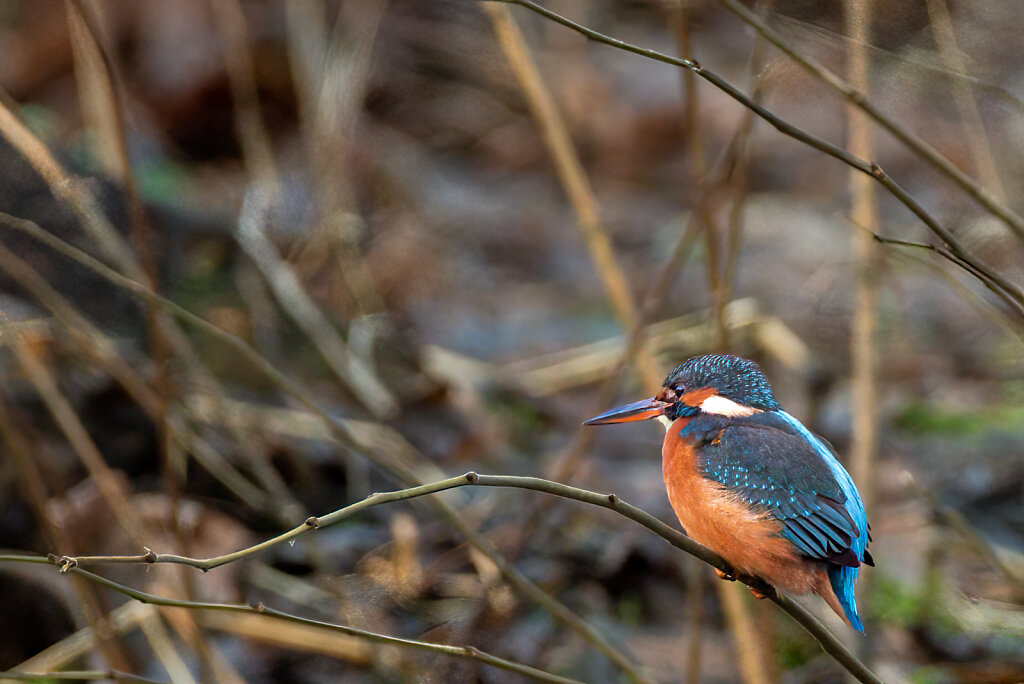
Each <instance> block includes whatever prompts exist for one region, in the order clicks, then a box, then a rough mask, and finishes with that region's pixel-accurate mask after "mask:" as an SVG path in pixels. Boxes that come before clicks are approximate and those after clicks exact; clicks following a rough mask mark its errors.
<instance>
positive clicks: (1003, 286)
mask: <svg viewBox="0 0 1024 684" xmlns="http://www.w3.org/2000/svg"><path fill="white" fill-rule="evenodd" d="M501 1H502V2H508V3H510V4H516V5H521V6H523V7H525V8H527V9H529V10H531V11H533V12H536V13H538V14H540V15H542V16H544V17H547V18H548V19H551V20H552V21H555V22H557V23H559V24H562V25H563V26H566V27H568V28H570V29H572V30H573V31H576V32H577V33H580V34H582V35H584V36H586V37H587V38H589V39H591V40H594V41H597V42H599V43H604V44H605V45H610V46H612V47H615V48H618V49H620V50H625V51H626V52H632V53H634V54H637V55H640V56H642V57H646V58H648V59H653V60H655V61H658V62H664V63H665V64H671V65H673V66H677V67H681V68H684V69H690V70H692V71H693V72H694V73H695V74H697V75H698V76H700V77H701V78H703V79H704V80H706V81H708V82H709V83H711V84H712V85H714V86H715V87H716V88H718V89H719V90H721V91H722V92H724V93H725V94H726V95H728V96H729V97H731V98H732V99H734V100H736V101H737V102H739V103H740V104H742V105H743V106H744V107H747V108H748V109H750V110H751V111H753V112H754V113H755V114H757V115H758V116H759V117H761V118H762V119H764V120H765V121H767V122H768V123H769V124H771V125H772V126H773V127H774V128H775V129H776V130H778V131H779V132H780V133H782V134H783V135H787V136H789V137H791V138H793V139H795V140H799V141H800V142H802V143H804V144H806V145H808V146H810V147H813V148H814V149H816V150H818V151H820V152H823V153H824V154H827V155H828V156H830V157H833V158H835V159H838V160H839V161H841V162H843V163H844V164H847V165H848V166H851V167H853V168H855V169H857V170H858V171H860V172H861V173H866V174H869V175H871V176H872V177H873V178H875V179H876V181H877V182H879V183H880V184H881V185H882V186H883V187H885V188H886V190H888V191H889V192H890V193H891V194H892V195H893V197H895V198H896V199H897V200H899V202H900V203H901V204H903V205H904V206H905V207H907V208H908V209H909V210H910V211H911V212H912V213H913V214H914V215H915V216H917V217H918V218H919V219H920V220H921V221H922V222H923V223H924V224H925V225H926V226H927V227H928V229H929V230H931V231H932V233H934V234H935V236H936V237H937V238H939V240H941V242H942V243H943V246H944V247H945V248H946V249H948V250H949V251H951V252H953V253H954V254H956V255H957V256H958V257H960V258H962V259H964V260H966V261H969V262H970V263H971V264H972V265H973V266H974V267H975V268H977V269H978V271H979V272H982V273H984V274H985V275H986V277H987V278H988V282H987V283H986V287H988V288H989V289H990V290H991V291H992V292H993V293H994V294H995V295H996V296H998V297H999V298H1000V299H1002V300H1003V301H1005V302H1006V303H1007V305H1008V306H1010V307H1011V308H1012V309H1014V310H1015V311H1016V312H1017V313H1019V314H1021V315H1022V316H1024V291H1022V290H1021V288H1020V286H1019V285H1017V284H1015V283H1012V282H1011V281H1009V280H1008V279H1007V278H1006V277H1004V276H1002V275H1000V274H999V273H998V272H996V271H995V270H994V269H992V268H991V267H990V266H987V265H986V264H984V263H982V262H980V261H978V260H977V259H976V258H974V257H973V256H972V255H971V254H970V253H969V252H968V251H967V250H966V248H964V247H963V245H961V244H960V242H959V240H957V239H956V237H955V236H954V235H953V234H952V233H951V232H950V231H949V230H947V229H946V228H945V227H943V226H942V224H940V223H939V222H938V221H937V220H936V219H935V218H934V217H933V216H932V215H931V214H930V213H928V211H926V210H925V209H924V208H923V207H922V206H921V205H920V204H919V203H918V202H917V200H915V199H914V198H913V197H912V196H911V195H910V194H909V193H908V192H907V191H906V190H904V189H903V188H902V187H901V186H900V185H899V184H898V183H896V182H895V181H894V180H893V179H892V178H891V177H890V176H889V175H888V174H887V173H886V172H885V171H884V170H883V169H882V167H881V166H879V165H878V164H877V163H875V162H871V161H867V160H864V159H861V158H860V157H857V156H855V155H853V154H850V153H849V152H847V151H845V150H843V149H842V148H840V147H837V146H835V145H833V144H832V143H830V142H827V141H825V140H822V139H821V138H818V137H816V136H813V135H811V134H810V133H807V132H806V131H804V130H803V129H801V128H799V127H797V126H794V125H793V124H791V123H789V122H788V121H785V120H784V119H781V118H779V117H778V116H776V115H775V114H774V113H772V112H771V111H769V110H768V109H766V108H764V107H763V106H761V105H759V104H757V103H756V102H754V101H753V100H751V99H750V98H748V97H747V96H746V95H744V94H743V93H742V92H740V91H739V90H738V89H737V88H736V87H735V86H733V85H732V84H730V83H729V82H728V81H726V80H725V79H723V78H722V77H720V76H718V75H717V74H715V73H714V72H712V71H709V70H708V69H705V68H704V67H703V66H701V64H700V63H699V62H696V61H694V60H690V59H682V58H679V57H673V56H671V55H666V54H664V53H661V52H658V51H657V50H650V49H648V48H642V47H639V46H637V45H633V44H631V43H627V42H626V41H623V40H619V39H618V38H612V37H610V36H606V35H604V34H602V33H599V32H598V31H594V30H593V29H590V28H587V27H586V26H583V25H581V24H577V23H576V22H574V21H572V20H570V19H567V18H565V17H563V16H561V15H559V14H556V13H554V12H552V11H550V10H548V9H545V8H544V7H541V6H540V5H537V4H536V3H534V2H530V0H501Z"/></svg>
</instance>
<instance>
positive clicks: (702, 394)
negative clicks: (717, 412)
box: [679, 387, 718, 406]
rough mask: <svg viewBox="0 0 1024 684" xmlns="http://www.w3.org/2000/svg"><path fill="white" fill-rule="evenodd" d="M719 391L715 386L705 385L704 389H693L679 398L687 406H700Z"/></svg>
mask: <svg viewBox="0 0 1024 684" xmlns="http://www.w3.org/2000/svg"><path fill="white" fill-rule="evenodd" d="M716 394H718V392H716V391H715V389H714V388H713V387H704V388H703V389H699V390H693V391H692V392H687V393H686V394H684V395H682V396H681V397H679V400H680V401H681V402H683V403H684V404H686V405H687V406H700V405H701V404H703V403H704V400H705V399H707V398H708V397H713V396H715V395H716Z"/></svg>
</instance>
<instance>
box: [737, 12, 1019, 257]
mask: <svg viewBox="0 0 1024 684" xmlns="http://www.w3.org/2000/svg"><path fill="white" fill-rule="evenodd" d="M718 2H719V4H720V5H722V6H723V7H725V8H726V9H727V10H729V11H730V12H732V13H733V14H735V15H736V16H738V17H739V18H740V19H742V20H743V21H744V22H746V23H747V24H748V25H750V26H751V27H752V28H753V29H754V30H755V31H757V32H758V33H759V34H761V35H762V36H764V38H765V39H766V40H767V41H768V42H770V43H771V44H772V45H774V46H775V47H777V48H779V49H780V50H782V51H783V52H785V53H786V54H787V55H788V56H789V57H790V58H791V59H792V60H793V61H794V62H796V63H797V64H799V65H800V66H801V67H802V68H803V69H804V71H806V72H808V73H809V74H811V75H812V76H814V77H815V78H817V79H818V80H819V81H821V82H822V83H824V84H825V85H827V86H829V87H830V88H832V89H833V90H834V91H836V92H837V93H839V94H840V95H842V96H843V97H844V98H845V99H846V100H847V101H849V102H850V103H851V104H853V105H854V106H855V107H857V108H858V109H860V110H861V111H863V112H864V113H865V114H867V115H868V116H869V117H871V119H872V120H873V121H874V122H875V123H877V124H879V125H880V126H881V127H882V128H884V129H885V130H887V131H889V133H891V134H892V135H893V136H895V137H896V139H897V140H899V141H900V142H902V143H903V144H904V145H906V146H907V147H909V148H910V149H911V150H913V152H914V153H915V154H916V155H917V156H919V157H920V158H921V159H924V160H925V161H926V162H928V164H929V165H931V166H932V167H933V168H935V169H936V170H937V171H939V172H940V173H941V174H943V175H944V176H946V177H947V178H949V179H950V180H951V181H953V182H954V183H956V184H957V185H958V186H959V187H960V188H961V189H962V190H963V191H964V192H966V193H967V194H968V195H970V196H971V197H972V198H974V200H975V201H976V202H977V203H978V204H980V205H981V206H983V207H984V208H985V209H987V210H988V211H989V212H991V213H992V214H993V215H995V216H997V217H998V218H1000V219H1002V220H1003V221H1004V222H1005V223H1006V225H1008V226H1009V227H1010V228H1011V229H1012V230H1013V232H1014V233H1016V234H1017V236H1018V237H1020V238H1024V217H1021V216H1020V215H1019V214H1017V213H1015V212H1014V211H1013V210H1012V209H1010V208H1009V207H1007V206H1005V205H1003V204H1002V203H1000V202H999V200H998V199H996V198H995V197H994V196H993V195H992V194H991V193H990V192H989V191H988V190H986V189H985V188H983V187H981V186H980V185H978V183H977V182H976V181H975V180H974V179H973V178H971V177H970V176H968V175H967V174H965V173H964V172H963V171H961V170H960V169H958V168H957V167H956V166H955V165H954V164H953V163H952V162H951V161H949V160H948V159H946V158H945V157H944V156H942V154H941V153H940V152H939V151H938V150H936V149H935V148H934V147H932V146H931V145H929V144H928V143H927V142H925V141H924V140H922V139H921V138H920V137H918V136H917V135H915V134H914V133H912V132H910V131H909V130H907V129H906V128H904V127H903V126H901V125H899V124H898V123H896V122H895V121H893V120H892V119H891V118H890V117H888V116H886V115H885V114H883V113H882V112H881V111H880V110H879V109H878V108H877V107H875V106H874V105H873V104H871V102H870V100H868V99H867V97H866V96H865V94H864V92H863V91H862V90H860V89H859V88H857V87H855V85H851V84H850V83H849V82H847V81H844V80H843V79H842V78H840V77H839V76H837V75H836V74H835V73H833V72H832V71H830V70H829V69H827V68H825V67H824V66H822V65H821V64H819V63H818V62H817V61H816V60H814V59H813V58H811V57H809V56H807V55H804V54H802V53H800V52H798V51H797V50H796V48H794V47H793V46H792V45H791V44H790V43H789V42H788V41H787V40H786V39H785V38H784V37H783V36H782V35H781V34H780V33H778V32H777V31H775V29H773V28H772V27H771V26H769V25H768V24H767V22H765V21H764V20H763V19H762V18H761V17H759V16H757V14H755V13H754V12H751V11H750V10H749V9H747V8H746V7H745V6H743V5H742V4H741V3H739V2H737V0H718Z"/></svg>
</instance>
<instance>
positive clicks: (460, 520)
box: [0, 212, 649, 682]
mask: <svg viewBox="0 0 1024 684" xmlns="http://www.w3.org/2000/svg"><path fill="white" fill-rule="evenodd" d="M0 223H3V224H5V225H8V226H10V227H12V228H15V229H17V230H20V231H22V232H24V233H25V234H27V235H29V236H31V237H33V238H34V239H36V240H38V241H40V242H42V243H43V244H45V245H47V246H48V247H50V248H52V249H54V250H55V251H58V252H60V253H61V254H63V255H65V256H67V257H68V258H70V259H73V260H74V261H76V262H78V263H80V264H82V265H83V266H85V267H87V268H89V269H90V270H91V271H93V272H94V273H96V274H97V275H99V276H101V277H103V278H104V279H106V280H107V281H109V282H111V283H113V284H114V285H117V286H118V287H121V288H123V289H125V290H128V291H129V292H131V293H133V294H135V295H136V296H138V297H140V298H141V299H143V300H144V301H146V302H150V303H155V304H157V305H159V306H160V307H161V308H162V309H163V310H164V311H166V312H167V313H170V314H171V315H172V316H174V317H176V318H178V319H179V320H182V321H184V322H185V323H188V324H189V325H192V326H194V327H196V328H197V329H199V330H200V331H202V332H204V333H206V334H208V335H210V336H212V337H214V338H215V339H217V340H219V341H221V342H222V343H224V344H226V345H228V346H229V347H231V348H232V349H234V350H235V351H236V352H237V353H238V354H239V356H240V357H241V358H243V359H245V360H246V361H247V362H249V363H250V364H252V365H253V367H254V368H256V369H257V370H258V371H260V372H261V373H262V374H263V375H264V376H265V377H267V378H268V379H269V380H270V381H271V382H273V383H274V384H275V385H277V386H278V387H280V388H281V389H283V390H284V391H286V392H287V393H288V394H290V395H291V396H293V397H295V398H296V399H297V400H298V401H300V402H301V403H302V404H303V405H304V406H306V407H307V408H308V409H309V410H310V411H312V412H313V413H314V414H316V416H317V417H318V418H320V419H321V420H322V421H323V422H324V424H325V425H326V426H327V428H328V429H329V430H330V431H331V434H332V435H333V436H334V437H335V438H336V439H337V440H338V441H339V442H340V443H341V444H343V445H346V446H349V447H350V448H355V449H356V450H357V451H360V448H359V443H360V440H359V438H358V436H357V435H354V434H353V432H352V429H351V428H350V427H349V426H348V425H347V424H346V423H345V422H344V421H341V420H339V419H338V418H336V417H334V416H331V415H329V414H328V413H327V412H326V411H325V410H324V409H323V408H321V407H320V405H319V404H318V403H317V401H316V400H315V399H313V397H312V396H311V395H310V394H309V392H307V391H306V390H304V389H303V388H302V387H300V386H299V385H298V383H296V382H295V381H294V380H292V379H291V378H289V377H288V376H286V375H285V374H284V373H282V372H281V371H279V370H278V369H277V368H276V367H274V365H273V364H272V363H270V362H269V361H268V360H267V359H266V358H264V357H263V356H261V355H260V354H259V352H257V351H256V350H255V349H253V348H252V347H251V346H249V344H247V343H246V342H245V341H244V340H242V339H241V338H239V337H237V336H236V335H232V334H231V333H229V332H227V331H226V330H223V329H221V328H219V327H217V326H215V325H213V324H212V323H210V322H209V321H206V320H205V319H203V318H201V317H199V316H196V315H195V314H193V313H192V312H190V311H188V310H187V309H185V308H183V307H181V306H179V305H178V304H176V303H174V302H172V301H171V300H169V299H167V298H165V297H162V296H160V295H159V294H157V293H156V292H154V291H153V290H151V289H150V288H148V287H146V286H145V285H144V284H142V283H140V282H138V281H136V280H133V279H131V278H129V277H127V276H124V275H122V274H120V273H118V272H117V271H115V270H114V269H112V268H110V267H109V266H107V265H106V264H104V263H102V262H100V261H99V260H97V259H95V258H93V257H92V256H90V255H88V254H86V253H85V252H83V251H81V250H80V249H77V248H76V247H74V246H73V245H71V244H69V243H68V242H67V241H65V240H62V239H60V238H59V237H57V236H55V235H53V234H51V233H48V232H46V231H45V230H43V229H42V228H40V227H39V226H38V225H36V224H35V223H33V222H32V221H26V220H25V219H19V218H16V217H13V216H10V215H8V214H4V213H2V212H0ZM381 427H385V426H381ZM362 453H364V454H365V456H366V458H368V459H369V460H371V461H372V462H373V463H375V464H376V465H378V466H380V467H381V468H383V469H384V470H386V471H387V472H389V473H391V474H392V475H393V476H394V477H395V478H396V479H397V480H398V481H400V482H402V483H403V484H412V483H416V482H422V481H423V480H422V477H421V473H420V471H421V470H422V468H421V467H419V465H418V464H417V463H410V462H409V461H410V460H411V459H408V458H402V457H400V456H398V455H395V454H389V453H384V452H381V451H376V450H370V451H365V452H362ZM432 503H433V505H434V507H435V508H436V510H437V511H438V512H439V513H440V514H441V515H442V516H443V517H445V518H446V519H447V520H448V521H449V522H450V523H451V524H452V525H453V526H454V527H455V529H456V530H458V532H459V533H460V534H461V535H462V536H463V537H465V538H466V540H467V541H468V542H469V543H470V544H471V545H473V546H474V547H476V548H478V549H480V551H482V552H483V553H484V554H485V555H486V556H487V557H488V558H490V559H491V560H492V561H493V562H494V563H495V565H497V566H498V568H499V569H500V570H501V572H502V575H503V576H504V577H505V579H506V580H507V581H508V582H509V583H510V584H512V585H513V586H514V587H515V588H516V589H517V590H518V591H519V592H520V593H522V594H523V595H524V596H526V597H528V598H529V599H530V600H531V601H533V602H534V603H536V604H538V605H539V606H541V607H542V608H543V609H544V610H546V611H547V612H548V613H550V614H551V615H552V616H554V617H555V618H556V619H558V620H559V621H561V622H562V623H563V624H564V625H566V626H567V627H569V629H571V630H573V631H575V632H576V633H578V634H579V635H580V636H581V637H583V638H584V639H585V640H586V641H587V642H588V643H590V644H591V645H592V646H593V647H594V648H596V649H597V650H598V651H600V652H601V654H602V655H604V656H605V657H606V658H608V659H609V660H610V661H612V662H613V663H615V665H616V666H618V667H619V669H620V670H622V672H623V673H624V674H625V675H626V676H627V677H628V678H629V679H630V680H631V681H633V682H646V681H649V680H648V679H647V678H646V677H644V676H643V675H641V674H640V673H639V672H638V671H637V669H636V666H635V665H634V664H633V663H632V662H631V660H630V659H629V658H627V657H626V656H625V654H623V653H622V652H621V651H620V650H619V649H618V648H617V647H616V646H615V645H614V644H612V643H611V642H610V641H609V640H608V639H607V638H606V637H604V636H603V635H602V634H601V633H600V632H598V631H597V630H596V629H595V628H594V627H593V626H592V625H590V624H589V623H587V622H586V621H585V620H583V619H582V618H580V617H579V616H578V615H576V614H575V613H574V612H573V611H571V610H570V609H569V608H567V607H566V606H565V605H564V604H562V603H561V602H560V601H558V600H557V599H555V598H554V597H552V596H551V595H550V594H548V593H547V592H546V591H544V590H543V589H541V588H540V587H539V586H538V585H537V584H536V583H535V582H533V581H532V580H530V579H528V578H527V577H526V576H525V575H524V574H523V573H522V572H520V571H519V570H518V569H517V568H516V567H515V566H513V565H512V564H511V563H509V562H508V561H507V560H505V559H504V558H503V557H502V556H501V554H500V552H499V551H498V550H497V549H496V548H495V547H494V545H493V544H491V543H490V542H489V541H488V540H487V539H486V537H484V536H483V535H482V534H480V533H479V532H477V530H476V528H474V527H473V526H472V525H470V524H469V523H468V522H467V521H466V520H465V518H464V517H463V516H462V515H461V514H460V513H459V512H458V511H457V510H455V509H454V508H452V507H451V506H450V505H449V504H447V503H446V502H444V501H440V500H433V501H432Z"/></svg>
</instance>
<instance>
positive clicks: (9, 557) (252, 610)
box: [0, 554, 582, 684]
mask: <svg viewBox="0 0 1024 684" xmlns="http://www.w3.org/2000/svg"><path fill="white" fill-rule="evenodd" d="M4 561H6V562H21V563H53V562H55V563H56V564H57V565H58V566H59V568H60V571H61V572H70V573H73V574H75V575H78V576H80V577H84V578H85V579H88V580H89V581H91V582H94V583H96V584H98V585H100V586H103V587H106V588H108V589H112V590H114V591H116V592H118V593H120V594H123V595H125V596H127V597H129V598H132V599H135V600H136V601H140V602H142V603H146V604H150V605H155V606H167V607H173V608H187V609H189V610H214V611H222V612H229V613H245V614H256V615H267V616H269V617H272V618H277V619H280V620H287V621H289V622H296V623H299V624H303V625H308V626H311V627H319V628H322V629H326V630H331V631H334V632H340V633H341V634H347V635H349V636H354V637H358V638H360V639H365V640H367V641H371V642H374V643H379V644H388V645H391V646H402V647H405V648H414V649H418V650H421V651H427V652H431V653H439V654H442V655H447V656H454V657H457V658H469V659H471V660H476V661H479V662H481V663H485V664H487V665H491V666H493V667H497V668H500V669H503V670H508V671H509V672H516V673H518V674H521V675H523V676H526V677H530V678H531V679H535V680H537V681H541V682H557V683H558V684H582V683H581V682H579V680H576V679H569V678H568V677H561V676H559V675H556V674H552V673H550V672H545V671H544V670H541V669H538V668H536V667H533V666H530V665H525V664H523V663H517V662H515V661H512V660H506V659H504V658H499V657H497V656H494V655H491V654H490V653H485V652H484V651H481V650H480V649H477V648H474V647H473V646H450V645H448V644H436V643H431V642H429V641H417V640H415V639H403V638H399V637H393V636H388V635H386V634H378V633H376V632H370V631H367V630H363V629H357V628H355V627H349V626H347V625H338V624H334V623H330V622H322V621H320V620H312V619H310V618H304V617H300V616H298V615H292V614H291V613H285V612H283V611H280V610H275V609H273V608H270V607H268V606H265V605H263V604H262V603H260V604H258V605H255V606H247V605H242V604H232V603H210V602H206V601H184V600H181V599H173V598H167V597H163V596H156V595H154V594H149V593H146V592H144V591H139V590H138V589H133V588H131V587H128V586H125V585H123V584H120V583H118V582H114V581H113V580H109V579H107V578H106V577H101V576H100V575H96V574H94V573H91V572H89V571H87V570H83V569H82V568H79V567H76V566H74V565H73V564H68V563H66V562H64V560H63V559H56V558H53V559H51V558H43V557H40V556H20V555H13V554H6V555H0V562H4ZM144 681H148V680H144Z"/></svg>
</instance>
